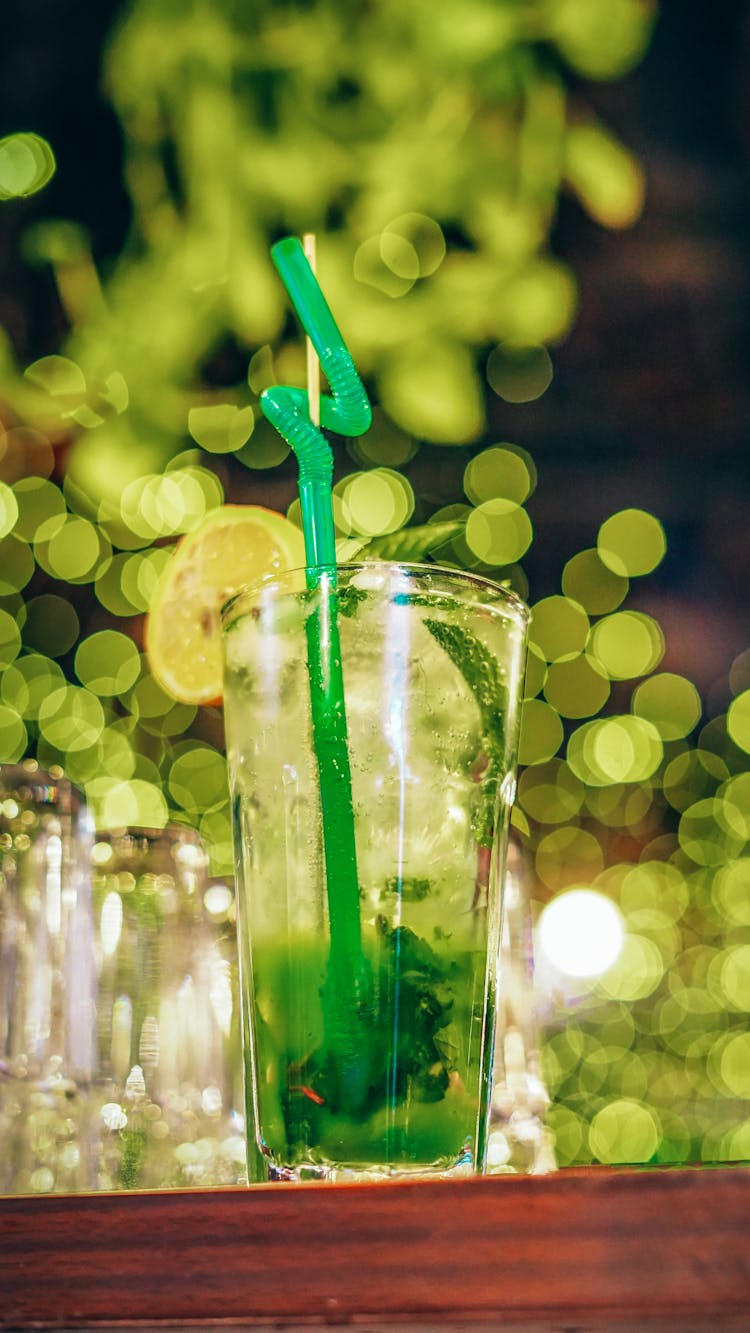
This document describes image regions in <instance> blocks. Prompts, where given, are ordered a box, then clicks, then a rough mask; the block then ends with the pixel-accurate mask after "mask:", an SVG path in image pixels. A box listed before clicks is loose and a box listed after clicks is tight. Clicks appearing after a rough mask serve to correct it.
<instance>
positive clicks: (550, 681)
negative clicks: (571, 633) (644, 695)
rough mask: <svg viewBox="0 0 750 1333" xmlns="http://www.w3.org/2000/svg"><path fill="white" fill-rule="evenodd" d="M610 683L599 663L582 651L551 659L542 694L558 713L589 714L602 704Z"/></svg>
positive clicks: (563, 715)
mask: <svg viewBox="0 0 750 1333" xmlns="http://www.w3.org/2000/svg"><path fill="white" fill-rule="evenodd" d="M609 691H610V685H609V680H608V678H607V676H606V675H605V674H604V672H603V671H602V669H601V667H600V666H599V665H598V664H597V663H596V662H594V661H592V660H591V658H590V657H588V656H587V655H586V654H585V653H579V655H578V657H573V658H570V659H568V660H566V661H562V662H553V663H552V664H551V666H550V668H549V671H548V672H547V679H546V681H545V685H544V697H545V698H546V700H547V702H548V703H549V704H551V705H552V707H553V708H556V709H557V711H558V713H559V714H560V716H561V717H570V718H580V717H592V716H593V714H594V713H598V712H599V710H600V709H601V708H603V707H604V705H605V703H606V702H607V699H608V698H609Z"/></svg>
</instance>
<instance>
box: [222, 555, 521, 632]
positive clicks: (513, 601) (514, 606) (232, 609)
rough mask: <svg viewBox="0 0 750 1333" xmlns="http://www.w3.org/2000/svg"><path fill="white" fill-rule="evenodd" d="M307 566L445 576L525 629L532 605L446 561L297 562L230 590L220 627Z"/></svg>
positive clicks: (320, 570)
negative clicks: (499, 608)
mask: <svg viewBox="0 0 750 1333" xmlns="http://www.w3.org/2000/svg"><path fill="white" fill-rule="evenodd" d="M308 568H310V569H313V570H315V572H316V573H319V574H325V573H327V572H330V571H332V570H335V571H336V572H337V573H341V572H342V571H344V572H351V573H358V572H359V571H365V570H368V569H381V570H382V569H390V570H401V571H403V573H404V574H406V575H416V576H421V577H425V576H428V575H432V576H437V577H439V578H444V579H448V580H449V581H451V582H458V583H459V584H463V585H464V586H465V587H467V588H470V589H472V590H473V591H474V592H481V591H485V592H486V593H488V594H491V596H492V599H493V601H494V602H495V603H498V604H499V603H502V604H503V605H504V606H505V607H506V608H507V609H508V610H509V611H511V612H513V613H514V614H515V615H516V616H517V617H518V618H519V620H520V622H521V624H522V626H523V628H524V629H526V628H527V627H528V624H529V621H530V619H531V609H530V607H529V606H528V605H527V603H526V602H525V601H524V600H523V598H522V597H520V596H519V594H518V593H517V592H514V591H513V589H512V588H507V587H504V586H503V584H501V583H497V582H496V581H495V580H494V579H489V578H486V577H485V575H483V574H474V573H472V571H471V570H466V569H453V568H451V567H450V566H448V565H437V564H436V565H432V564H429V565H428V564H425V563H424V562H418V561H411V560H350V561H342V562H341V563H340V564H338V563H337V564H335V565H312V566H305V565H301V566H297V567H296V568H294V569H287V570H284V571H283V573H281V574H266V575H265V576H264V577H263V578H262V579H258V581H257V582H256V583H248V584H245V586H244V587H242V588H239V589H238V591H237V592H235V593H233V594H232V596H231V597H230V598H228V600H227V601H226V602H225V603H224V605H223V606H222V608H221V624H222V629H227V628H228V626H229V624H230V623H231V622H232V621H233V620H234V619H235V618H236V616H237V615H238V613H239V607H240V604H241V603H242V602H243V601H245V599H246V598H248V597H251V596H252V597H256V596H258V594H260V593H261V592H270V591H272V590H273V589H274V588H279V589H281V588H282V587H283V585H284V584H285V583H286V582H287V581H288V580H290V579H292V578H294V577H295V576H297V577H299V576H300V575H303V576H304V575H306V574H307V571H308Z"/></svg>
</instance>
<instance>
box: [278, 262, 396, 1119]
mask: <svg viewBox="0 0 750 1333" xmlns="http://www.w3.org/2000/svg"><path fill="white" fill-rule="evenodd" d="M271 256H272V258H273V261H274V263H275V265H276V267H277V269H278V271H279V273H280V275H281V277H282V279H283V282H284V285H285V287H286V289H287V291H288V292H289V295H290V297H291V300H292V304H293V305H294V308H295V310H296V312H297V315H298V316H299V319H300V321H301V323H302V326H303V328H304V330H305V332H306V334H307V335H308V337H309V338H310V340H311V342H312V344H313V346H314V348H315V351H316V353H317V355H318V358H319V360H320V367H321V370H322V371H323V373H324V374H325V376H326V378H327V380H328V383H329V385H330V388H331V395H330V396H328V395H323V396H322V397H321V400H320V419H321V424H322V425H323V426H328V427H329V428H331V429H333V430H335V431H337V432H339V433H340V434H343V435H362V434H363V433H364V432H365V431H366V430H367V429H368V427H369V425H370V422H371V420H372V412H371V410H370V404H369V401H368V399H367V394H366V393H365V390H364V386H363V384H362V381H361V380H360V378H359V375H358V374H357V371H356V368H355V365H354V362H353V360H352V357H351V353H350V352H349V349H348V348H347V346H346V344H345V343H344V340H343V338H342V336H341V333H340V332H339V329H338V327H337V325H336V322H335V320H334V318H333V315H332V314H331V312H330V310H329V308H328V304H327V302H326V299H325V297H324V296H323V293H322V291H321V290H320V287H319V285H318V282H317V279H316V277H315V274H314V273H313V271H312V269H311V267H310V264H309V263H308V260H307V257H306V255H305V253H304V250H303V248H302V245H301V244H300V242H299V240H297V238H296V237H292V236H290V237H287V238H286V239H285V240H283V241H279V242H278V243H277V244H276V245H274V246H273V248H272V250H271ZM260 406H261V410H262V412H263V414H264V416H265V417H266V418H267V419H268V420H269V421H270V422H271V424H272V425H273V426H275V427H276V429H277V430H278V431H279V433H280V434H281V435H282V436H283V438H284V439H285V440H286V441H287V443H288V444H289V445H290V446H291V448H292V449H293V450H294V452H295V454H296V455H297V460H298V462H299V481H298V485H299V498H300V507H301V511H302V530H303V533H304V539H305V560H306V566H307V568H306V578H307V586H308V588H310V589H320V592H321V596H322V599H323V601H322V604H321V607H320V609H319V610H317V611H316V612H315V613H314V614H313V615H310V616H308V618H307V622H306V633H307V663H308V676H309V684H310V706H311V713H312V727H313V746H314V750H315V757H316V761H317V766H318V775H319V781H320V802H321V814H322V822H323V848H324V853H325V868H326V890H327V896H328V917H329V925H330V933H331V954H330V968H329V975H328V980H327V983H326V988H325V993H324V1011H325V1017H326V1027H327V1037H328V1040H329V1043H330V1048H331V1054H332V1056H333V1058H334V1062H335V1065H336V1068H337V1074H338V1081H339V1085H340V1086H339V1096H340V1098H341V1101H342V1105H343V1106H344V1107H345V1108H346V1109H350V1110H355V1109H356V1108H357V1107H358V1106H359V1105H360V1104H361V1103H362V1101H363V1100H364V1097H365V1096H366V1094H367V1090H368V1064H369V1061H368V1058H367V1051H366V1049H363V1048H364V1047H365V1029H364V1028H363V1026H362V1023H361V1018H362V1017H363V1016H364V1012H365V1010H366V1006H367V995H368V990H369V985H368V975H369V974H368V969H367V965H366V962H365V958H364V955H363V953H362V935H361V926H360V914H359V877H358V874H357V854H356V845H355V837H354V810H353V806H352V787H351V771H350V767H349V750H348V745H347V728H346V710H345V706H344V680H343V674H342V669H341V645H340V641H339V633H338V624H337V615H336V610H337V608H336V596H335V591H334V590H335V588H336V538H335V531H334V524H333V455H332V453H331V449H330V447H329V445H328V442H327V441H326V439H325V437H324V435H323V434H322V432H321V431H320V430H319V429H318V428H317V426H315V425H314V424H313V422H312V421H311V419H310V402H309V397H308V394H307V393H306V392H305V390H304V389H295V388H290V387H289V386H285V385H283V386H282V385H279V386H274V387H273V388H270V389H266V390H264V392H263V393H262V394H261V398H260Z"/></svg>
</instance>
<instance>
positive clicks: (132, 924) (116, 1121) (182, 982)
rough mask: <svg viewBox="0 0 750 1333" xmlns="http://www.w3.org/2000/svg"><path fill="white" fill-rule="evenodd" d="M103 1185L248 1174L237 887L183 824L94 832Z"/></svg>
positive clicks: (173, 1183) (143, 1185)
mask: <svg viewBox="0 0 750 1333" xmlns="http://www.w3.org/2000/svg"><path fill="white" fill-rule="evenodd" d="M91 864H92V886H93V899H94V911H95V920H96V926H97V937H96V955H97V970H98V1001H97V1043H98V1076H99V1106H100V1112H99V1114H100V1121H101V1132H102V1145H101V1159H100V1169H99V1178H98V1182H97V1184H98V1188H100V1189H134V1188H136V1189H166V1188H185V1187H190V1186H198V1185H200V1186H212V1185H230V1184H240V1183H243V1182H244V1181H245V1180H246V1178H247V1176H246V1151H245V1136H244V1121H243V1118H242V1115H241V1113H240V1111H239V1110H238V1109H236V1108H241V1107H242V1106H243V1101H244V1090H243V1072H242V1052H241V1038H240V1017H239V1005H238V990H237V944H236V933H235V925H234V921H235V916H234V910H235V909H234V891H233V887H232V885H231V884H227V883H224V882H223V881H211V880H210V879H209V877H208V873H207V871H208V858H207V856H206V853H205V851H204V848H203V846H202V844H201V841H200V838H199V836H198V834H197V833H196V832H195V831H194V830H192V829H189V828H183V827H178V826H170V827H167V828H166V829H161V830H152V829H132V828H131V829H122V830H118V831H116V832H107V833H100V834H97V836H96V840H95V841H94V844H93V846H92V849H91Z"/></svg>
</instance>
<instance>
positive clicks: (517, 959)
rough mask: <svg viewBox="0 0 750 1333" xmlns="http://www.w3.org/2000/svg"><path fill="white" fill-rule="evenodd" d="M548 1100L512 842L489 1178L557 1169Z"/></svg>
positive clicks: (527, 928)
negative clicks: (505, 1174) (504, 1173)
mask: <svg viewBox="0 0 750 1333" xmlns="http://www.w3.org/2000/svg"><path fill="white" fill-rule="evenodd" d="M549 1105H550V1097H549V1093H548V1091H547V1088H546V1086H545V1082H544V1079H543V1077H542V1071H541V1062H540V1055H539V1032H538V1013H537V1001H536V993H535V989H534V946H533V934H532V922H531V910H530V904H529V898H528V892H527V884H526V879H525V873H524V864H523V854H522V852H521V851H520V849H519V847H518V845H517V843H516V842H515V841H514V840H513V839H511V841H510V844H509V847H508V866H507V872H506V876H505V899H504V916H503V930H502V943H501V947H500V958H499V966H498V1016H497V1037H496V1043H495V1067H494V1087H493V1093H492V1120H491V1127H490V1136H489V1144H488V1149H487V1169H488V1171H489V1172H490V1173H491V1174H499V1173H503V1172H507V1173H511V1174H513V1173H519V1174H531V1175H539V1174H542V1173H543V1172H546V1171H554V1170H555V1168H556V1161H555V1149H554V1136H553V1134H552V1132H551V1130H550V1129H549V1127H548V1126H547V1125H546V1124H545V1119H544V1118H545V1115H546V1112H547V1110H548V1108H549Z"/></svg>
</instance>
